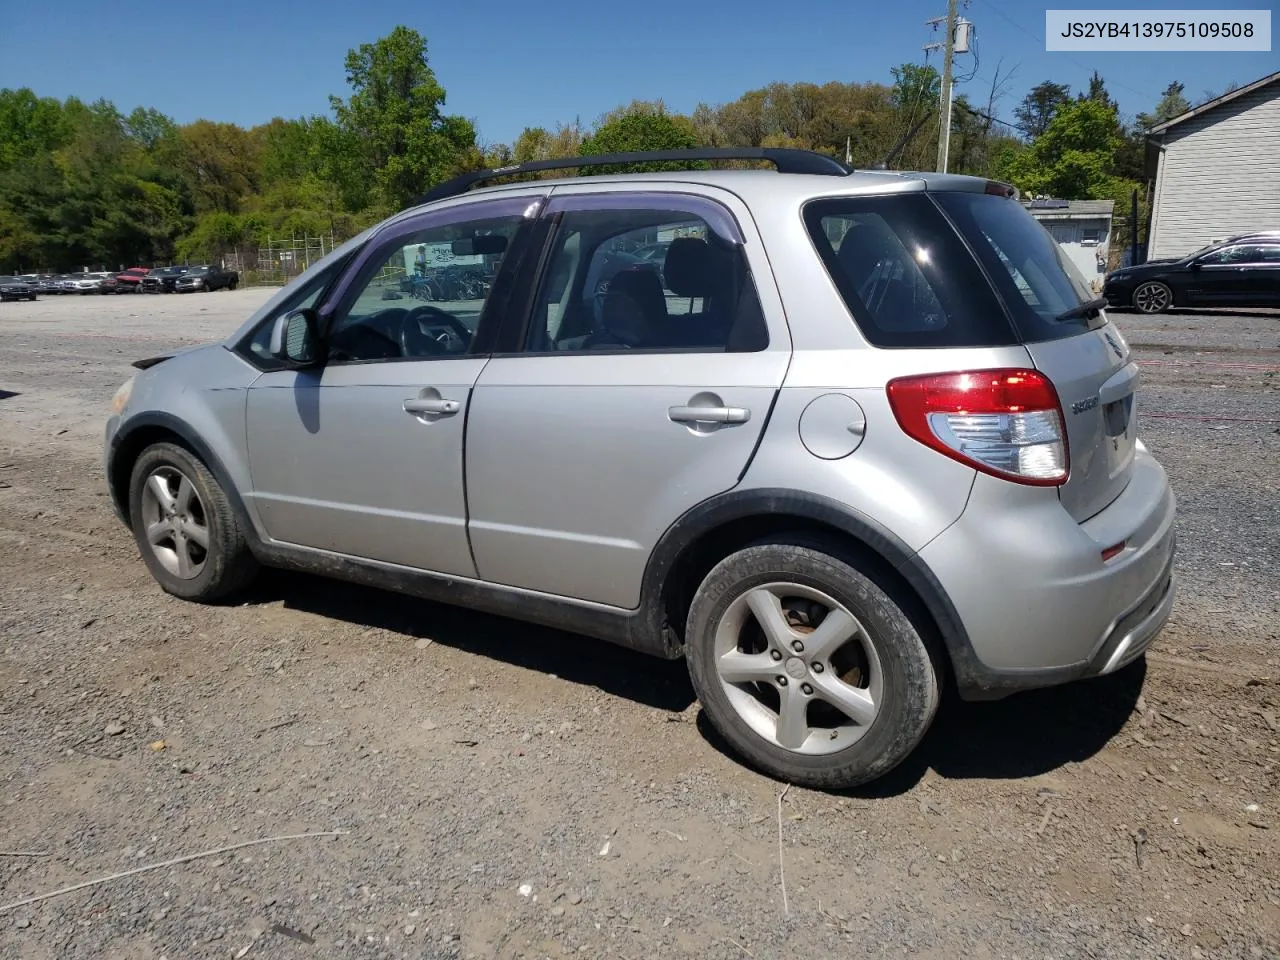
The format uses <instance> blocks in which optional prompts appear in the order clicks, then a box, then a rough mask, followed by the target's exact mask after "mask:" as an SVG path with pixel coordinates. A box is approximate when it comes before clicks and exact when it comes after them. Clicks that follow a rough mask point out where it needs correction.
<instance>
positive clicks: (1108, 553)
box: [1102, 540, 1129, 563]
mask: <svg viewBox="0 0 1280 960" xmlns="http://www.w3.org/2000/svg"><path fill="white" fill-rule="evenodd" d="M1128 542H1129V541H1128V540H1121V541H1120V542H1119V543H1117V544H1116V545H1115V546H1113V547H1107V549H1105V550H1103V551H1102V562H1103V563H1106V562H1107V561H1108V560H1110V559H1111V558H1112V557H1118V556H1120V554H1122V553H1124V548H1125V544H1127V543H1128Z"/></svg>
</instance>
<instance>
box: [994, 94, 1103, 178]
mask: <svg viewBox="0 0 1280 960" xmlns="http://www.w3.org/2000/svg"><path fill="white" fill-rule="evenodd" d="M1123 142H1124V131H1123V129H1122V127H1121V126H1120V121H1119V118H1118V117H1117V115H1116V111H1115V109H1114V108H1112V107H1108V106H1107V105H1105V104H1104V103H1102V102H1100V101H1097V100H1077V101H1074V102H1070V103H1066V104H1063V105H1061V106H1060V107H1059V108H1058V109H1057V111H1056V112H1055V114H1054V117H1053V119H1052V120H1051V121H1050V122H1049V125H1048V126H1047V127H1046V129H1045V131H1044V133H1043V134H1042V135H1041V136H1039V137H1037V138H1036V139H1035V140H1034V141H1033V142H1032V143H1031V145H1030V147H1029V148H1028V149H1026V150H1023V151H1021V152H1017V153H1013V154H1011V155H1009V156H1007V157H1006V160H1005V166H1004V169H1002V170H1001V171H1000V173H1001V176H1002V178H1003V179H1007V180H1010V181H1011V182H1012V183H1014V184H1015V185H1016V186H1017V187H1018V188H1019V189H1020V190H1022V191H1023V192H1025V193H1034V194H1048V195H1050V196H1054V197H1062V198H1064V199H1068V200H1089V199H1101V198H1107V197H1113V196H1114V195H1115V193H1116V192H1117V190H1119V189H1121V188H1120V187H1118V186H1117V180H1118V179H1119V178H1118V177H1117V175H1116V155H1117V152H1118V151H1119V149H1120V147H1121V145H1122V144H1123Z"/></svg>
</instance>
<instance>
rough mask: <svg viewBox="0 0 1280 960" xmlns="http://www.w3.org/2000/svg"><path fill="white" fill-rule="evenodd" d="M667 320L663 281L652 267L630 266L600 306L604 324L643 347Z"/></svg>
mask: <svg viewBox="0 0 1280 960" xmlns="http://www.w3.org/2000/svg"><path fill="white" fill-rule="evenodd" d="M666 318H667V298H666V295H665V294H664V293H663V292H662V281H661V280H660V279H658V274H657V271H655V270H654V269H653V268H652V267H648V266H644V267H627V268H626V269H625V270H620V271H619V272H618V273H616V274H615V275H614V277H613V279H611V280H610V281H609V289H608V291H607V292H606V293H605V295H604V301H603V302H602V303H601V305H600V319H601V324H602V325H603V326H604V328H605V329H606V330H607V331H609V333H611V334H613V335H614V336H616V337H618V338H620V339H622V340H623V341H624V342H626V343H627V344H629V345H630V346H633V347H636V346H643V345H644V344H645V343H646V342H647V341H648V340H650V339H652V337H654V336H655V335H656V333H657V330H658V328H659V327H660V325H661V324H662V321H664V320H665V319H666Z"/></svg>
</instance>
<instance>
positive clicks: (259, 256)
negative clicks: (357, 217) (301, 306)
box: [224, 234, 337, 286]
mask: <svg viewBox="0 0 1280 960" xmlns="http://www.w3.org/2000/svg"><path fill="white" fill-rule="evenodd" d="M336 245H337V241H336V239H335V238H334V236H333V235H332V234H329V235H328V236H318V237H267V239H266V241H265V242H264V243H262V244H260V245H258V246H257V247H254V248H247V249H244V248H242V249H240V250H237V251H234V252H231V253H229V254H228V255H227V256H226V257H225V258H224V259H225V260H226V266H227V267H228V268H230V269H234V270H239V271H240V277H241V280H242V282H243V283H244V284H245V285H260V286H268V285H271V286H282V285H284V284H286V283H288V282H289V281H290V280H292V279H293V278H294V277H296V276H298V274H300V273H302V272H303V271H304V270H306V269H307V268H308V267H310V266H311V265H312V264H313V263H315V262H316V261H317V260H319V259H321V258H322V257H324V256H325V255H326V254H328V253H330V252H332V251H333V248H334V247H335V246H336ZM233 260H234V261H235V262H234V263H233Z"/></svg>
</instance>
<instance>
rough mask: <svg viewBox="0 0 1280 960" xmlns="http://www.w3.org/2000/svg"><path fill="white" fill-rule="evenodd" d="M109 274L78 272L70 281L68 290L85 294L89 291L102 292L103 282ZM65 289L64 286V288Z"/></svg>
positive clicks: (89, 292)
mask: <svg viewBox="0 0 1280 960" xmlns="http://www.w3.org/2000/svg"><path fill="white" fill-rule="evenodd" d="M110 276H111V274H109V273H78V274H76V277H75V279H74V280H72V281H71V287H70V292H72V293H78V294H81V295H82V296H87V295H89V294H91V293H102V292H103V284H104V283H105V282H106V281H107V279H108V278H109V277H110ZM64 289H65V288H64Z"/></svg>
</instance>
